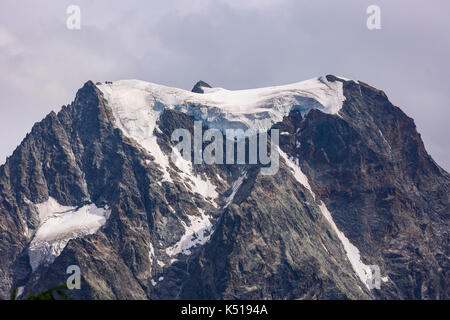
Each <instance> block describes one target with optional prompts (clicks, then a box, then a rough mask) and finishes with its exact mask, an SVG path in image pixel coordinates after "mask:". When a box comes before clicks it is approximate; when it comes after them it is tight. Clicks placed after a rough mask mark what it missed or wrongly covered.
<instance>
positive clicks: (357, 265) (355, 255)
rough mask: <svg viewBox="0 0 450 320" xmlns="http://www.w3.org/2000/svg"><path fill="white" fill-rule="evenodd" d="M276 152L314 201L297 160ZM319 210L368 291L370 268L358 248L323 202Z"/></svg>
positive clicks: (313, 194)
mask: <svg viewBox="0 0 450 320" xmlns="http://www.w3.org/2000/svg"><path fill="white" fill-rule="evenodd" d="M278 151H279V153H280V155H281V156H282V158H283V159H284V160H285V162H286V164H287V165H288V167H289V168H291V170H292V171H293V174H294V177H295V179H296V180H297V181H298V182H300V183H301V184H302V185H303V186H304V187H305V188H306V189H308V190H309V191H310V192H311V194H312V196H313V197H314V199H316V195H315V193H314V192H313V191H312V189H311V186H310V184H309V182H308V178H307V177H306V175H305V174H304V173H303V172H302V171H301V169H300V166H299V164H298V160H297V161H296V163H294V162H293V161H292V160H291V159H289V157H288V155H287V154H286V153H285V152H283V151H282V150H281V149H279V148H278ZM319 209H320V211H321V212H322V215H323V216H324V217H325V219H326V220H327V221H328V223H329V224H330V225H331V227H332V229H333V230H334V232H336V234H337V236H338V238H339V240H340V241H341V243H342V245H343V246H344V249H345V252H346V254H347V257H348V259H349V261H350V264H351V265H352V268H353V270H354V271H355V273H356V275H357V276H358V277H359V279H360V280H361V281H362V282H363V283H364V284H365V285H366V287H367V288H368V289H369V290H370V286H369V282H370V280H371V277H372V269H371V268H370V266H368V265H366V264H364V263H363V262H362V261H361V255H360V253H359V250H358V248H357V247H356V246H354V245H353V244H352V243H351V242H350V240H348V238H347V237H346V236H345V234H344V233H343V232H342V231H340V230H339V229H338V227H337V226H336V223H335V222H334V220H333V217H332V216H331V213H330V211H328V208H327V207H326V205H325V203H324V202H323V201H321V204H320V205H319Z"/></svg>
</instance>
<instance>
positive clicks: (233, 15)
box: [0, 0, 450, 171]
mask: <svg viewBox="0 0 450 320" xmlns="http://www.w3.org/2000/svg"><path fill="white" fill-rule="evenodd" d="M71 4H75V5H78V6H80V8H81V18H82V20H81V30H76V31H74V30H68V29H67V28H66V19H67V17H68V15H67V14H66V9H67V7H68V6H69V5H71ZM371 4H377V5H379V6H380V7H381V18H382V20H381V23H382V29H381V30H374V31H370V30H368V29H367V27H366V19H367V14H366V8H367V7H368V6H369V5H371ZM449 12H450V2H449V1H447V0H442V1H392V0H391V1H380V0H373V1H364V0H342V1H335V0H330V1H317V0H316V1H312V0H310V1H301V0H291V1H290V0H278V1H276V0H272V1H269V0H249V1H245V0H209V1H208V0H173V1H167V0H166V1H144V0H142V1H111V0H90V1H87V0H79V1H75V0H70V1H63V0H58V1H56V0H54V1H50V0H40V1H38V0H30V1H24V0H1V2H0V97H1V99H0V135H1V139H0V163H3V162H4V160H5V159H6V156H9V155H10V154H11V153H12V151H13V150H14V149H15V147H16V146H17V145H18V144H19V143H20V141H21V140H22V139H23V138H24V137H25V135H26V133H27V132H29V131H30V129H31V127H32V125H33V124H34V123H35V122H37V121H40V120H41V119H42V118H43V117H44V116H45V115H46V114H47V113H49V112H50V111H51V110H55V111H58V110H59V109H60V107H61V106H62V105H64V104H69V103H70V102H71V101H72V100H73V98H74V96H75V93H76V90H77V89H78V88H80V87H81V86H82V85H83V83H84V82H86V81H87V80H89V79H90V80H93V81H105V80H118V79H141V80H146V81H150V82H155V83H160V84H164V85H169V86H174V87H180V88H184V89H189V90H190V89H191V88H192V86H193V85H194V84H195V82H196V81H197V80H200V79H202V80H204V81H206V82H208V83H210V84H211V85H212V86H218V87H224V88H228V89H244V88H253V87H262V86H271V85H280V84H287V83H292V82H297V81H301V80H306V79H309V78H312V77H316V76H319V75H325V74H335V75H341V76H344V77H347V78H352V79H357V80H362V81H364V82H367V83H369V84H371V85H373V86H375V87H377V88H379V89H382V90H384V91H385V92H386V93H387V94H388V96H389V98H390V100H391V101H392V102H393V103H394V104H395V105H397V106H399V107H401V108H402V110H403V111H405V112H406V114H408V115H409V116H410V117H412V118H414V119H415V122H416V125H417V127H418V130H419V132H420V133H421V134H422V137H423V139H424V141H425V146H426V148H427V150H428V151H429V152H430V153H431V155H432V156H433V158H434V159H435V160H436V161H437V162H438V163H439V164H440V165H441V166H442V167H444V168H445V169H447V171H448V170H450V154H449V149H450V139H449V135H450V129H449V125H448V122H449V119H450V110H449V101H450V99H449V98H450V90H449V88H450V76H449V71H450V62H449V57H450V36H449V34H450V19H449V14H450V13H449Z"/></svg>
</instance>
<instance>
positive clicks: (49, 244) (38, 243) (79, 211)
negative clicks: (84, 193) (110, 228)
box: [28, 197, 110, 271]
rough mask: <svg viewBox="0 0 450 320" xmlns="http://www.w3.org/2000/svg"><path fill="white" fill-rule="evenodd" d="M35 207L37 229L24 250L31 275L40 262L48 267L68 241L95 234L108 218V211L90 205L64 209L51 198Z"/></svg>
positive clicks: (65, 207)
mask: <svg viewBox="0 0 450 320" xmlns="http://www.w3.org/2000/svg"><path fill="white" fill-rule="evenodd" d="M36 207H37V209H38V212H39V219H40V225H39V228H38V229H37V231H36V233H35V235H34V238H33V240H32V241H31V244H30V247H29V248H28V255H29V257H30V264H31V268H32V271H35V270H36V269H37V268H38V267H39V266H40V265H41V264H42V263H44V262H46V263H52V262H53V261H54V260H55V258H56V257H57V256H59V255H60V254H61V252H62V251H63V249H64V248H65V246H66V245H67V242H69V240H71V239H75V238H79V237H83V236H85V235H88V234H93V233H95V232H96V231H97V230H98V229H100V227H101V226H103V225H104V224H105V223H106V220H107V219H108V218H109V215H110V210H108V209H107V208H105V209H104V208H97V207H96V206H95V205H94V204H91V205H86V206H83V207H80V208H76V207H68V206H63V205H60V204H59V203H58V202H57V201H56V200H55V199H53V198H51V197H50V198H49V199H48V200H47V201H45V202H43V203H40V204H37V205H36Z"/></svg>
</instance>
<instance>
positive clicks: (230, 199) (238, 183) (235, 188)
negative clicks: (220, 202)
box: [224, 172, 247, 208]
mask: <svg viewBox="0 0 450 320" xmlns="http://www.w3.org/2000/svg"><path fill="white" fill-rule="evenodd" d="M246 177H247V172H244V173H243V174H242V175H241V176H240V177H239V178H238V179H237V180H236V181H235V182H233V185H232V186H231V189H232V192H231V194H230V195H229V196H228V197H227V198H226V199H225V206H224V208H227V207H228V206H229V205H230V204H231V203H232V202H233V200H234V197H235V196H236V193H237V192H238V190H239V188H240V187H241V185H242V182H244V179H245V178H246Z"/></svg>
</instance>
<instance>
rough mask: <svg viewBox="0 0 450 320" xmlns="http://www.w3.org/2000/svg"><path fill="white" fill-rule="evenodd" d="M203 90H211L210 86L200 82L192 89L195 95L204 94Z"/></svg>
mask: <svg viewBox="0 0 450 320" xmlns="http://www.w3.org/2000/svg"><path fill="white" fill-rule="evenodd" d="M202 88H211V86H210V85H209V84H207V83H206V82H205V81H202V80H200V81H199V82H197V83H196V84H195V86H194V87H193V88H192V92H195V93H204V91H203V89H202Z"/></svg>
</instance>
